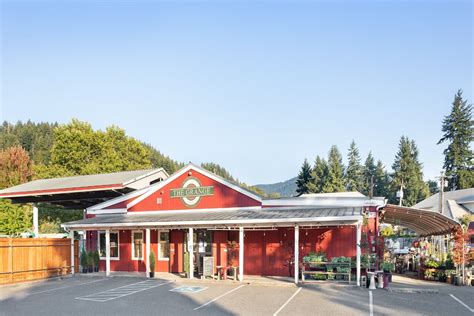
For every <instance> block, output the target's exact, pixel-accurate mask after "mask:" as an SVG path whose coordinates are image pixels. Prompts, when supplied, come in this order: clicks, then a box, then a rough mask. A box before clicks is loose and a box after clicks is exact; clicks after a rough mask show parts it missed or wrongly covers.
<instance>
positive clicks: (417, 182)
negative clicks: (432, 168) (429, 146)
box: [389, 136, 429, 206]
mask: <svg viewBox="0 0 474 316" xmlns="http://www.w3.org/2000/svg"><path fill="white" fill-rule="evenodd" d="M392 169H393V176H392V178H393V181H392V190H393V191H394V192H395V191H397V190H399V188H400V186H402V187H403V193H404V195H403V202H402V204H403V205H405V206H412V205H413V204H416V203H417V202H419V201H421V200H423V199H425V198H426V197H427V196H428V194H429V189H428V186H427V185H426V183H425V182H424V181H423V172H422V165H421V163H420V162H419V160H418V148H417V146H416V144H415V142H414V141H412V140H410V139H409V138H408V137H405V136H402V138H401V139H400V143H399V148H398V152H397V155H396V156H395V161H394V163H393V165H392ZM389 198H390V199H391V202H392V203H396V200H397V199H396V197H395V196H394V195H392V196H391V197H389Z"/></svg>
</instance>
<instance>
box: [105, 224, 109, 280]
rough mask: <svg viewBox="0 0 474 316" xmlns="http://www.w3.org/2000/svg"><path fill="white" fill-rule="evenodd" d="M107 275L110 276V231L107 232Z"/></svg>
mask: <svg viewBox="0 0 474 316" xmlns="http://www.w3.org/2000/svg"><path fill="white" fill-rule="evenodd" d="M105 275H106V276H109V275H110V230H108V229H107V230H106V231H105Z"/></svg>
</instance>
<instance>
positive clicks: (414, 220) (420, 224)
mask: <svg viewBox="0 0 474 316" xmlns="http://www.w3.org/2000/svg"><path fill="white" fill-rule="evenodd" d="M380 219H381V221H382V222H384V223H388V224H392V225H400V226H403V227H406V228H408V229H411V230H413V231H414V232H415V233H417V235H419V236H421V237H424V236H434V235H444V234H449V233H451V232H453V231H455V230H456V229H458V228H460V227H461V225H460V224H459V223H458V222H457V221H456V220H454V219H452V218H449V217H447V216H445V215H443V214H441V213H438V212H434V211H429V210H423V209H417V208H412V207H405V206H399V205H393V204H387V205H386V206H385V207H384V208H383V209H381V211H380Z"/></svg>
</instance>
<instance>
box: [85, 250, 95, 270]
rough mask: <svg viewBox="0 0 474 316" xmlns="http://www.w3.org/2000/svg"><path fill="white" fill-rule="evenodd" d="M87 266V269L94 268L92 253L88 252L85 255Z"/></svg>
mask: <svg viewBox="0 0 474 316" xmlns="http://www.w3.org/2000/svg"><path fill="white" fill-rule="evenodd" d="M87 266H88V267H94V266H95V260H94V252H93V251H89V252H88V253H87Z"/></svg>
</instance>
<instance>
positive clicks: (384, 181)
mask: <svg viewBox="0 0 474 316" xmlns="http://www.w3.org/2000/svg"><path fill="white" fill-rule="evenodd" d="M389 195H390V176H389V174H388V172H387V171H386V170H385V167H384V165H383V164H382V161H380V160H378V161H377V166H376V167H375V174H374V188H373V196H383V197H388V196H389Z"/></svg>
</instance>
